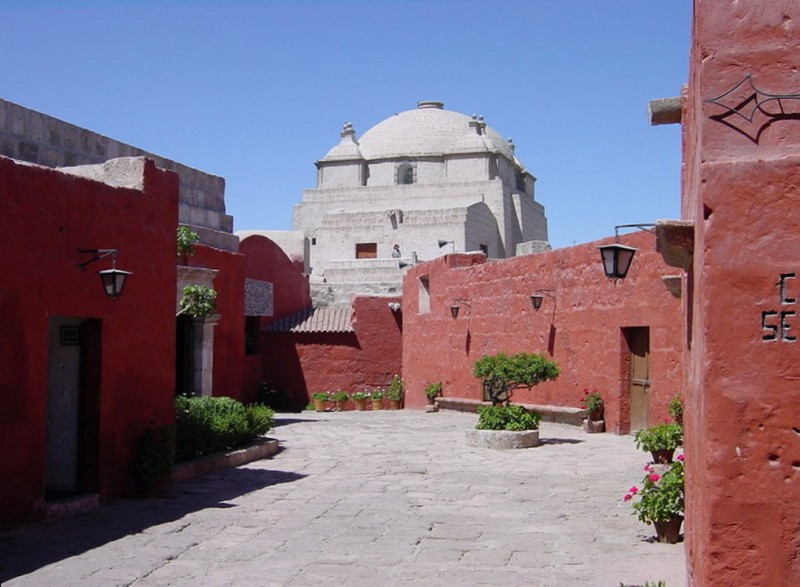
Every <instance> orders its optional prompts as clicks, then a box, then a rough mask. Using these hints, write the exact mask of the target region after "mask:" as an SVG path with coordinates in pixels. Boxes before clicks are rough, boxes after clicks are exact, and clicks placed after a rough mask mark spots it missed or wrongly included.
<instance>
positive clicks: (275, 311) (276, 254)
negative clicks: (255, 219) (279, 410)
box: [239, 235, 311, 401]
mask: <svg viewBox="0 0 800 587" xmlns="http://www.w3.org/2000/svg"><path fill="white" fill-rule="evenodd" d="M239 251H240V252H241V253H242V254H244V255H245V277H246V278H248V279H258V280H260V281H267V282H269V283H271V284H272V295H273V300H272V315H271V316H264V317H262V318H261V329H262V330H263V329H264V328H265V327H266V326H268V325H269V324H271V323H272V322H274V321H276V320H280V319H281V318H283V317H284V316H288V315H290V314H293V313H295V312H298V311H300V310H302V309H303V308H307V307H309V306H310V305H311V291H310V288H309V284H308V275H306V274H304V273H303V272H302V261H301V262H300V265H299V267H300V268H298V266H297V264H296V263H294V262H292V261H291V260H290V259H289V257H287V256H286V253H284V252H283V250H282V249H281V248H280V247H279V246H278V245H277V244H275V242H273V241H272V240H270V239H268V238H266V237H264V236H261V235H253V236H249V237H247V238H245V239H243V240H242V241H241V243H240V245H239ZM261 347H262V349H264V348H266V344H265V343H264V341H263V340H262V343H261ZM269 352H271V351H269ZM244 363H245V371H244V388H245V393H246V395H247V396H248V397H249V398H250V401H255V400H256V399H257V390H258V385H259V383H261V382H262V381H264V380H265V376H264V361H263V360H262V358H261V354H258V355H253V356H246V357H245V361H244Z"/></svg>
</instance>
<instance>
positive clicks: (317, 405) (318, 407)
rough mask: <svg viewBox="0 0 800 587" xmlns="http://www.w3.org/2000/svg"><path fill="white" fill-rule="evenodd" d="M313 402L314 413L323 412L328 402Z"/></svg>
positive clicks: (322, 400) (319, 400) (317, 400)
mask: <svg viewBox="0 0 800 587" xmlns="http://www.w3.org/2000/svg"><path fill="white" fill-rule="evenodd" d="M313 401H314V411H315V412H324V411H325V409H326V408H327V407H328V402H327V401H326V400H324V399H315V400H313Z"/></svg>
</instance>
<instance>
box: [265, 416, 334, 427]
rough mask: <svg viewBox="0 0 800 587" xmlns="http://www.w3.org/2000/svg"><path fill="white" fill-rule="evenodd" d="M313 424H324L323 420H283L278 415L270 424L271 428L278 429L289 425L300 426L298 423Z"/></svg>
mask: <svg viewBox="0 0 800 587" xmlns="http://www.w3.org/2000/svg"><path fill="white" fill-rule="evenodd" d="M314 422H324V420H320V419H311V418H284V417H281V416H279V415H276V416H275V420H274V422H273V423H272V427H273V428H279V427H280V426H288V425H289V424H300V423H311V424H313V423H314Z"/></svg>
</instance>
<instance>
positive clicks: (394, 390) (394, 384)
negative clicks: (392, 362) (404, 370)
mask: <svg viewBox="0 0 800 587" xmlns="http://www.w3.org/2000/svg"><path fill="white" fill-rule="evenodd" d="M386 395H387V397H388V398H389V399H390V400H394V401H400V400H401V399H403V380H402V379H400V376H399V375H395V376H394V377H392V381H391V382H390V383H389V388H388V389H387V390H386Z"/></svg>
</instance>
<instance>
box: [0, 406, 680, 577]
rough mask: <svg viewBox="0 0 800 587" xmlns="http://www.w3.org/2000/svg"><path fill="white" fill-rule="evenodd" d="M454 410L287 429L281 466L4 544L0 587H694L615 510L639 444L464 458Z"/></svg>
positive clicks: (297, 421) (264, 464)
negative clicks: (656, 586)
mask: <svg viewBox="0 0 800 587" xmlns="http://www.w3.org/2000/svg"><path fill="white" fill-rule="evenodd" d="M475 420H476V416H475V415H473V414H462V413H456V412H440V413H436V414H425V413H423V412H418V411H410V410H409V411H407V410H404V411H383V412H344V413H330V414H316V413H311V412H304V413H302V414H284V415H279V417H278V421H277V424H278V426H277V427H276V428H275V430H274V431H273V433H272V434H271V435H272V436H274V437H276V438H278V439H280V441H281V446H282V451H281V452H279V453H278V454H277V455H276V456H275V457H273V458H271V459H267V460H262V461H259V462H255V463H251V464H250V465H246V466H243V467H239V468H236V469H228V470H224V471H221V472H217V473H214V474H211V475H207V476H205V477H203V478H200V479H196V480H194V481H191V482H187V483H183V484H180V485H176V486H174V487H173V488H172V489H170V491H169V492H168V494H167V495H165V496H164V497H159V498H156V499H147V500H124V501H118V502H114V503H112V504H110V505H108V506H104V507H101V508H99V509H96V510H94V511H92V512H89V513H87V514H82V515H77V516H72V517H67V518H60V519H55V520H50V521H47V522H45V523H41V524H34V525H30V526H26V527H23V528H19V529H15V530H12V531H9V532H5V533H2V534H0V582H2V584H3V585H6V586H8V587H21V586H35V587H44V586H48V585H53V586H58V587H65V586H68V585H80V586H82V587H84V586H85V587H109V586H114V585H131V586H135V587H156V586H167V585H196V586H200V585H202V586H204V587H208V586H223V585H224V586H227V585H237V586H245V585H264V586H267V585H291V586H301V585H302V586H305V585H308V586H312V585H342V586H358V585H365V586H366V585H369V586H372V585H384V586H389V585H526V586H538V585H542V586H558V587H568V586H593V587H594V586H608V587H618V586H619V584H620V583H621V582H623V583H626V584H639V585H640V584H643V583H644V582H645V581H653V582H654V581H658V580H665V581H666V582H667V585H669V587H674V586H682V585H684V553H683V545H682V544H678V545H663V544H658V543H652V542H650V541H649V539H650V538H651V537H652V536H653V534H654V531H653V528H652V526H645V525H644V524H642V523H640V522H638V521H637V520H636V518H635V517H634V516H632V515H631V514H630V507H629V506H628V505H626V504H622V503H621V501H620V498H621V497H622V495H623V494H624V493H625V491H626V490H627V489H628V487H630V486H631V485H634V484H637V483H638V482H639V481H640V480H641V478H642V476H643V471H642V467H643V465H644V463H645V462H646V456H645V454H644V453H642V452H639V451H636V450H635V448H634V446H633V442H632V439H631V438H630V437H619V436H614V435H611V434H593V435H589V434H585V433H584V432H583V431H581V430H580V429H578V428H575V427H571V426H564V425H556V424H549V423H544V424H543V425H542V431H541V437H542V441H543V443H542V445H541V446H539V447H536V448H531V449H525V450H516V451H495V450H488V449H479V448H471V447H468V446H467V444H466V442H465V432H464V431H465V430H466V429H467V428H469V427H471V426H473V425H474V423H475Z"/></svg>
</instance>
